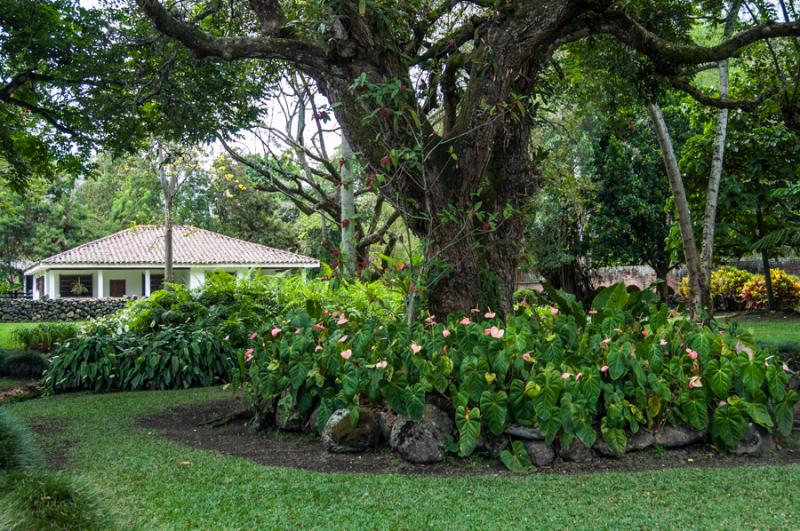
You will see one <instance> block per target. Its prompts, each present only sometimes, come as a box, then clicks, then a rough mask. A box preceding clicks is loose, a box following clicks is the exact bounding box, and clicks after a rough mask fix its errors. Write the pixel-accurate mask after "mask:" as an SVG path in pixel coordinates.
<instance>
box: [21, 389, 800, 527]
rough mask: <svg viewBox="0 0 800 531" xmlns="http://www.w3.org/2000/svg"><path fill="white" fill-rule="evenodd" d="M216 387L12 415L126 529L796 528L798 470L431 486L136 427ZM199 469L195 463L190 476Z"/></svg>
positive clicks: (48, 406) (36, 405) (40, 406)
mask: <svg viewBox="0 0 800 531" xmlns="http://www.w3.org/2000/svg"><path fill="white" fill-rule="evenodd" d="M224 396H228V393H227V392H225V391H222V390H221V389H219V388H212V389H191V390H186V391H165V392H138V393H115V394H105V395H89V394H76V395H61V396H56V397H52V398H45V399H40V400H33V401H28V402H23V403H19V404H15V405H13V406H11V408H12V409H13V410H14V411H15V412H16V413H17V414H18V415H20V416H21V417H22V418H23V419H24V420H25V421H27V422H35V421H37V419H38V420H44V419H50V420H54V419H55V420H57V421H58V422H59V424H61V425H62V426H64V429H63V430H61V431H58V432H55V433H53V434H49V435H44V436H40V437H39V438H38V442H39V443H40V444H41V445H44V446H47V445H59V444H64V443H66V442H68V441H69V444H70V445H71V446H70V450H69V452H68V454H67V456H68V459H69V463H70V464H69V471H70V472H71V473H73V474H75V475H77V476H79V478H80V479H81V480H83V482H86V483H88V484H89V485H90V486H91V487H93V489H94V490H95V491H96V492H97V493H99V494H100V495H101V498H102V502H103V503H104V504H105V505H106V507H107V508H109V509H110V512H111V513H113V514H114V515H116V518H118V522H117V524H119V525H120V526H121V527H124V528H139V529H141V528H159V529H162V528H203V529H220V528H225V529H231V528H245V529H252V528H260V529H273V528H280V529H286V528H298V527H301V528H310V527H322V528H348V529H377V528H381V529H386V528H389V529H412V528H422V527H426V528H436V529H444V528H450V529H458V528H554V527H559V528H561V527H567V528H597V527H606V528H609V527H610V528H631V527H636V528H661V529H667V528H701V527H705V528H715V529H731V528H762V529H763V528H791V527H796V526H797V522H799V521H800V503H797V493H798V492H800V465H792V466H776V467H755V466H754V467H742V468H720V469H708V470H702V469H691V470H686V469H683V470H678V469H676V470H662V471H655V472H646V473H596V474H586V475H571V476H560V475H557V474H535V473H531V474H528V475H521V476H511V475H502V476H496V475H488V476H469V477H421V476H405V475H395V474H379V475H363V474H344V473H336V474H324V473H314V472H304V471H299V470H294V469H282V468H271V467H265V466H260V465H257V464H254V463H252V462H250V461H247V460H244V459H240V458H232V457H226V456H223V455H220V454H217V453H215V452H210V451H202V450H196V449H192V448H188V447H185V446H182V445H180V444H177V443H173V442H169V441H167V440H165V439H164V438H162V437H161V436H160V435H159V434H158V433H154V432H148V431H147V430H146V429H144V428H140V427H137V426H136V425H135V419H136V418H138V417H141V416H143V415H146V414H148V413H152V412H155V411H158V410H161V409H164V408H167V407H171V406H175V405H179V404H185V403H190V402H196V401H205V400H212V399H217V398H221V397H224ZM182 461H190V462H191V464H190V465H188V466H187V465H185V464H184V465H182V464H181V462H182Z"/></svg>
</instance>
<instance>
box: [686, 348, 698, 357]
mask: <svg viewBox="0 0 800 531" xmlns="http://www.w3.org/2000/svg"><path fill="white" fill-rule="evenodd" d="M686 353H687V354H688V355H689V359H690V360H696V359H697V351H696V350H692V349H690V348H687V349H686Z"/></svg>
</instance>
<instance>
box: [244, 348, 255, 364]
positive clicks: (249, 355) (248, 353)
mask: <svg viewBox="0 0 800 531" xmlns="http://www.w3.org/2000/svg"><path fill="white" fill-rule="evenodd" d="M253 352H255V350H253V349H252V348H249V349H247V350H245V352H244V361H245V362H249V361H250V360H252V359H253Z"/></svg>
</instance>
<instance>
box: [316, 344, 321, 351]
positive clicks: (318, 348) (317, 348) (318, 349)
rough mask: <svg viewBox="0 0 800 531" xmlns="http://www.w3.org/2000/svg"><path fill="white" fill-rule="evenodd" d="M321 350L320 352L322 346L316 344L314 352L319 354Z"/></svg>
mask: <svg viewBox="0 0 800 531" xmlns="http://www.w3.org/2000/svg"><path fill="white" fill-rule="evenodd" d="M321 350H322V345H320V344H317V346H316V347H314V352H319V351H321Z"/></svg>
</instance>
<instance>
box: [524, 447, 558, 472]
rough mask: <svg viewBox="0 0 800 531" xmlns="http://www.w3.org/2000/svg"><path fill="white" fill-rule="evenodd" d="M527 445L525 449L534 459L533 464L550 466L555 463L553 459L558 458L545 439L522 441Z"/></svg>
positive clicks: (532, 459)
mask: <svg viewBox="0 0 800 531" xmlns="http://www.w3.org/2000/svg"><path fill="white" fill-rule="evenodd" d="M522 444H523V445H524V446H525V450H526V451H527V452H528V455H529V456H530V458H531V461H533V464H534V465H536V466H540V467H541V466H550V465H552V464H553V460H554V459H555V458H556V453H555V451H554V450H553V448H551V447H550V446H549V445H548V444H547V443H546V442H544V441H525V442H524V443H522Z"/></svg>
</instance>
